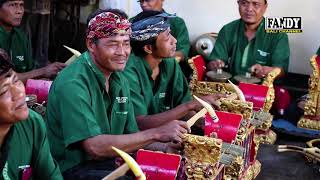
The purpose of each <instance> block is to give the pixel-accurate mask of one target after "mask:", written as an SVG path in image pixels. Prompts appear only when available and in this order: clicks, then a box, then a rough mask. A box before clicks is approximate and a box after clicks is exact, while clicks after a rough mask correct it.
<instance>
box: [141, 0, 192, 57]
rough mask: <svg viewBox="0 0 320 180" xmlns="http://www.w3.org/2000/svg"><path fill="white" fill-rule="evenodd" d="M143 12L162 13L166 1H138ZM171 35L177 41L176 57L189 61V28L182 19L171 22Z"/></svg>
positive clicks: (173, 19) (174, 19)
mask: <svg viewBox="0 0 320 180" xmlns="http://www.w3.org/2000/svg"><path fill="white" fill-rule="evenodd" d="M138 2H139V3H140V6H141V8H142V10H143V11H150V10H152V11H162V12H165V11H164V10H163V2H164V0H138ZM169 23H170V29H171V34H172V36H173V37H174V38H176V40H177V50H176V52H175V55H174V57H176V59H178V60H179V61H185V60H188V55H189V50H190V40H189V33H188V29H187V26H186V24H185V22H184V20H183V19H182V18H181V17H178V16H175V17H174V18H171V19H170V20H169Z"/></svg>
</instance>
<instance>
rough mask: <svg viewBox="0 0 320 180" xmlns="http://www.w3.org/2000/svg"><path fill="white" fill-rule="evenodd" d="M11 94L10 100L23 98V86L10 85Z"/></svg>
mask: <svg viewBox="0 0 320 180" xmlns="http://www.w3.org/2000/svg"><path fill="white" fill-rule="evenodd" d="M11 93H12V99H13V100H17V99H20V98H22V97H23V96H24V93H25V91H24V87H23V85H21V86H20V85H19V86H18V85H12V87H11Z"/></svg>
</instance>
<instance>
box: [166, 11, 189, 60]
mask: <svg viewBox="0 0 320 180" xmlns="http://www.w3.org/2000/svg"><path fill="white" fill-rule="evenodd" d="M169 23H170V29H171V34H172V36H173V37H175V38H176V39H177V51H181V52H182V53H183V55H184V57H185V58H186V59H187V57H188V56H189V50H190V40H189V33H188V29H187V26H186V24H185V22H184V20H183V19H182V18H180V17H178V16H177V17H175V18H170V19H169Z"/></svg>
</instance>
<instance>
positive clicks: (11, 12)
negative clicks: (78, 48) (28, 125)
mask: <svg viewBox="0 0 320 180" xmlns="http://www.w3.org/2000/svg"><path fill="white" fill-rule="evenodd" d="M23 14H24V1H23V0H0V48H2V49H4V50H6V51H7V52H8V53H9V56H10V58H11V61H12V62H13V64H14V70H15V71H16V72H17V73H18V77H19V79H21V80H22V81H23V82H25V81H26V80H27V79H31V78H51V77H54V76H55V75H56V74H57V73H58V72H59V71H60V70H61V69H62V68H64V67H65V64H64V63H59V62H55V63H52V64H49V65H48V66H46V67H43V68H40V69H34V67H35V62H34V60H33V59H32V55H31V47H30V42H29V40H28V38H27V36H26V34H25V33H24V32H23V31H22V30H21V29H19V28H18V26H20V24H21V20H22V17H23Z"/></svg>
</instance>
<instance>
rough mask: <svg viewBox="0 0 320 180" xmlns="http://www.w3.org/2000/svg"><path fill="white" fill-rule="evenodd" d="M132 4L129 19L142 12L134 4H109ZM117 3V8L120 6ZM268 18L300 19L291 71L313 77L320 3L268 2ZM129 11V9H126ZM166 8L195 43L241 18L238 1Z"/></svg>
mask: <svg viewBox="0 0 320 180" xmlns="http://www.w3.org/2000/svg"><path fill="white" fill-rule="evenodd" d="M110 1H117V2H119V3H120V2H122V3H126V4H130V9H126V8H123V9H125V10H126V11H127V13H129V15H130V16H132V15H134V14H137V13H138V12H139V11H140V8H139V4H138V3H137V2H136V1H135V0H110ZM119 3H118V4H119ZM268 3H269V7H268V10H267V13H266V16H272V17H282V16H301V17H302V22H303V33H301V34H289V41H290V48H291V59H290V66H289V71H290V72H295V73H301V74H310V73H311V67H310V65H309V59H310V57H311V56H312V55H313V54H315V52H316V50H317V49H318V47H319V46H320V33H319V31H320V21H319V19H317V18H318V17H320V16H319V11H320V1H319V0H306V1H301V0H268ZM127 7H128V5H127ZM164 8H165V10H166V11H167V12H169V13H177V15H178V16H180V17H182V18H184V20H185V22H186V24H187V26H188V29H189V33H190V39H191V41H193V40H194V39H195V38H196V37H197V36H199V35H201V34H203V33H208V32H219V30H220V29H221V28H222V26H223V25H224V24H226V23H228V22H230V21H232V20H235V19H237V18H239V13H238V5H237V1H236V0H166V1H165V3H164Z"/></svg>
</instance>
